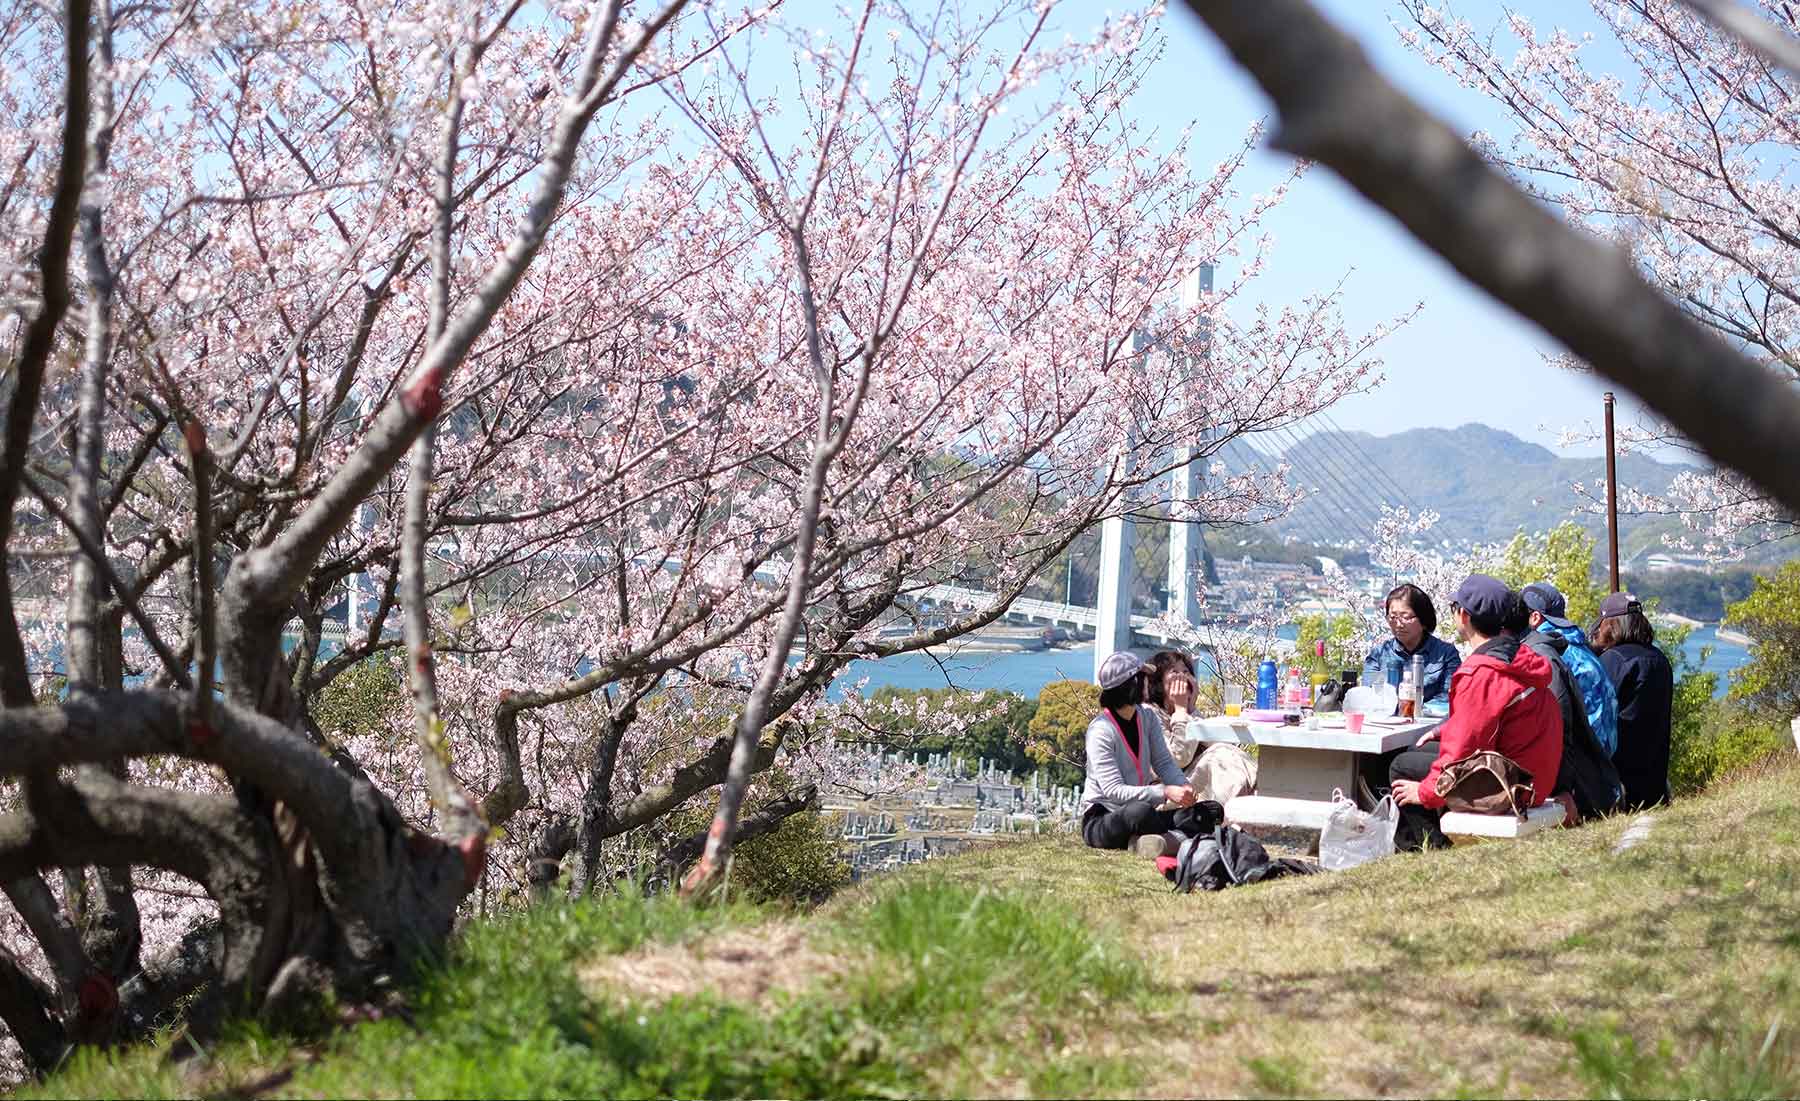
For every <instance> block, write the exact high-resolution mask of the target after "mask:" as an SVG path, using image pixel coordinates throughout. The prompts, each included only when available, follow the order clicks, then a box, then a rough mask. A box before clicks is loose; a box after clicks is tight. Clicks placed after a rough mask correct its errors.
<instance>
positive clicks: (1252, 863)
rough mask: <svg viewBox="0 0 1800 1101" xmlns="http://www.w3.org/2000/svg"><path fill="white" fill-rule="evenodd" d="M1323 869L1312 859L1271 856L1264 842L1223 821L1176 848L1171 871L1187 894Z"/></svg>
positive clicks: (1176, 883) (1178, 884)
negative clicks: (1275, 857)
mask: <svg viewBox="0 0 1800 1101" xmlns="http://www.w3.org/2000/svg"><path fill="white" fill-rule="evenodd" d="M1318 870H1319V866H1318V865H1317V864H1314V863H1312V862H1311V861H1308V860H1292V859H1288V858H1285V857H1284V858H1282V859H1279V860H1276V859H1271V858H1270V856H1269V850H1267V849H1265V848H1263V847H1262V843H1261V842H1259V841H1257V840H1256V838H1254V837H1251V836H1250V835H1249V834H1247V833H1245V832H1244V831H1243V830H1240V829H1238V828H1237V827H1236V826H1226V825H1220V826H1218V827H1216V828H1215V829H1214V830H1213V832H1212V833H1211V834H1202V835H1199V836H1195V837H1189V838H1188V839H1187V840H1186V841H1183V842H1182V843H1181V848H1179V849H1177V850H1176V852H1175V866H1174V867H1173V868H1171V869H1169V871H1168V872H1167V873H1165V874H1166V875H1167V876H1168V878H1169V879H1170V880H1171V881H1173V882H1174V884H1175V889H1176V890H1177V891H1179V892H1181V893H1182V894H1187V893H1189V892H1191V891H1193V890H1194V889H1195V888H1198V889H1200V890H1202V891H1222V890H1224V889H1225V888H1227V887H1231V886H1235V885H1237V884H1240V883H1261V882H1262V881H1263V880H1265V879H1279V878H1280V877H1282V876H1284V875H1311V874H1312V873H1313V872H1316V871H1318Z"/></svg>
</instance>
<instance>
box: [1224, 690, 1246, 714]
mask: <svg viewBox="0 0 1800 1101" xmlns="http://www.w3.org/2000/svg"><path fill="white" fill-rule="evenodd" d="M1224 693H1225V714H1227V715H1242V714H1243V713H1244V686H1243V685H1241V684H1227V685H1225V686H1224Z"/></svg>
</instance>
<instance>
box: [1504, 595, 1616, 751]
mask: <svg viewBox="0 0 1800 1101" xmlns="http://www.w3.org/2000/svg"><path fill="white" fill-rule="evenodd" d="M1519 597H1520V599H1522V600H1523V601H1524V602H1525V607H1526V609H1527V611H1528V612H1529V613H1530V621H1531V632H1532V634H1531V635H1530V636H1527V637H1526V639H1525V644H1526V645H1527V646H1531V648H1532V649H1534V650H1536V651H1537V652H1538V653H1540V654H1541V653H1543V652H1544V647H1542V646H1536V645H1532V644H1533V643H1534V642H1535V641H1537V638H1534V637H1532V636H1538V637H1539V638H1541V639H1542V640H1543V641H1544V642H1545V643H1547V644H1548V645H1549V646H1550V647H1552V648H1554V649H1555V650H1556V652H1557V654H1558V656H1559V658H1560V660H1561V661H1562V663H1563V668H1565V669H1567V670H1568V671H1569V675H1570V676H1571V677H1573V678H1575V684H1576V686H1577V687H1578V688H1580V689H1581V709H1582V711H1583V712H1584V713H1586V715H1587V722H1588V729H1589V730H1592V731H1593V732H1594V738H1595V740H1596V741H1598V742H1599V743H1600V748H1602V749H1604V750H1605V751H1606V755H1607V756H1608V757H1609V758H1610V757H1611V756H1612V755H1613V753H1614V751H1616V750H1617V749H1618V747H1619V697H1618V694H1617V693H1616V692H1614V691H1613V683H1612V678H1611V677H1609V676H1607V675H1606V666H1604V665H1602V664H1600V655H1598V654H1596V653H1595V652H1594V648H1593V646H1592V645H1590V644H1589V643H1588V638H1587V635H1585V634H1583V633H1582V631H1581V628H1580V627H1577V626H1576V625H1575V623H1574V622H1573V621H1572V620H1570V619H1569V618H1568V609H1569V602H1568V601H1567V600H1565V599H1564V598H1563V594H1562V592H1561V591H1560V590H1558V589H1557V587H1556V586H1555V585H1552V584H1550V582H1548V581H1537V582H1533V583H1532V584H1530V585H1527V586H1525V587H1524V588H1523V589H1520V590H1519Z"/></svg>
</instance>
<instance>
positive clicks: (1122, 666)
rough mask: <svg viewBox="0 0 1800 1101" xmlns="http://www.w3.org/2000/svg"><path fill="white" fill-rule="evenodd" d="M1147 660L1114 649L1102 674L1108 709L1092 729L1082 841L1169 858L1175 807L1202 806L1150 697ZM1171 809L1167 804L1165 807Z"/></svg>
mask: <svg viewBox="0 0 1800 1101" xmlns="http://www.w3.org/2000/svg"><path fill="white" fill-rule="evenodd" d="M1143 671H1144V663H1143V662H1142V661H1140V660H1139V659H1138V657H1137V655H1136V654H1133V653H1131V652H1129V651H1126V650H1120V651H1118V652H1117V653H1114V654H1109V655H1108V656H1107V658H1106V660H1105V661H1103V662H1101V663H1100V671H1099V673H1098V674H1096V675H1095V677H1094V679H1095V681H1097V682H1098V683H1099V685H1100V713H1099V714H1098V715H1095V716H1094V720H1093V721H1092V722H1090V723H1088V728H1087V779H1086V781H1085V783H1084V784H1083V785H1082V789H1081V839H1082V840H1083V841H1085V842H1087V844H1088V845H1089V846H1091V847H1093V848H1096V849H1124V848H1132V849H1134V850H1137V851H1141V852H1143V853H1144V855H1147V856H1163V855H1165V850H1166V851H1168V852H1171V853H1172V851H1173V849H1174V845H1175V844H1178V843H1179V842H1178V841H1177V840H1176V839H1175V838H1174V837H1173V836H1172V835H1173V832H1174V829H1175V809H1176V808H1178V807H1189V806H1193V804H1194V789H1193V788H1192V787H1190V786H1188V781H1187V777H1186V776H1185V775H1183V774H1182V771H1181V766H1179V765H1177V764H1176V763H1175V757H1174V755H1173V754H1172V753H1170V752H1169V743H1168V739H1167V738H1166V737H1164V735H1163V730H1162V722H1161V720H1160V719H1158V718H1157V714H1156V711H1155V710H1154V709H1152V708H1148V707H1141V706H1139V705H1140V704H1142V703H1143V702H1144V677H1143ZM1159 807H1166V808H1167V809H1158V808H1159Z"/></svg>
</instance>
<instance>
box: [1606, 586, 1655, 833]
mask: <svg viewBox="0 0 1800 1101" xmlns="http://www.w3.org/2000/svg"><path fill="white" fill-rule="evenodd" d="M1593 638H1594V649H1595V650H1598V651H1599V652H1600V664H1602V665H1604V666H1605V667H1606V673H1607V676H1608V677H1609V678H1610V679H1611V680H1612V683H1613V689H1614V691H1616V692H1617V693H1618V698H1619V744H1618V746H1617V747H1616V748H1615V749H1614V750H1613V765H1614V767H1616V768H1617V769H1618V770H1619V780H1620V781H1621V782H1622V783H1623V784H1624V785H1625V801H1624V807H1625V809H1627V810H1643V809H1645V808H1647V807H1653V806H1658V805H1660V804H1663V803H1667V802H1668V801H1669V735H1670V731H1671V728H1672V725H1673V723H1674V714H1675V670H1674V668H1673V667H1672V666H1670V665H1669V659H1668V658H1667V657H1665V656H1663V652H1662V651H1661V650H1659V649H1657V648H1656V628H1655V627H1654V626H1652V625H1651V623H1650V617H1649V616H1646V615H1645V614H1644V605H1643V604H1642V603H1640V602H1639V601H1638V598H1637V597H1635V596H1632V595H1631V594H1630V593H1613V594H1612V595H1611V596H1608V597H1607V598H1606V599H1605V600H1602V601H1601V602H1600V621H1599V622H1598V623H1596V624H1594V631H1593Z"/></svg>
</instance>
